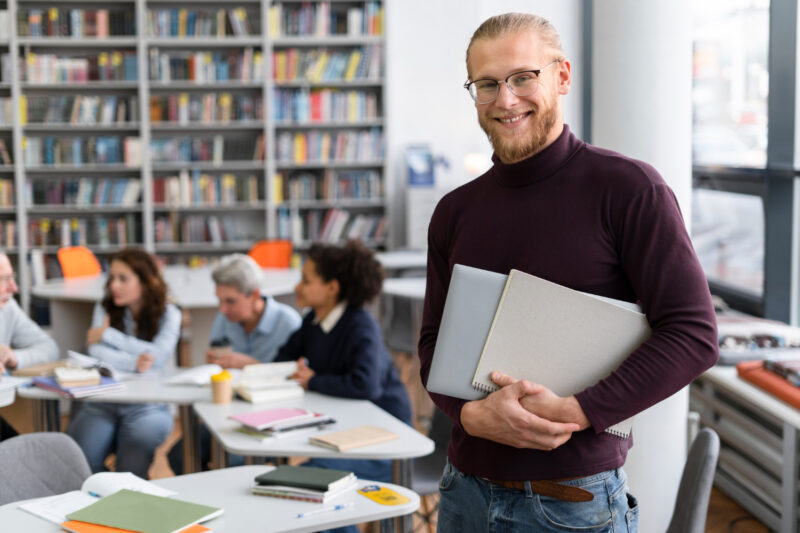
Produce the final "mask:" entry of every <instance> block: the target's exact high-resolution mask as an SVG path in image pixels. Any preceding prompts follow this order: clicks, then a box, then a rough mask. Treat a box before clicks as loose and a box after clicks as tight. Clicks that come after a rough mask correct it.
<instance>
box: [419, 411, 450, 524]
mask: <svg viewBox="0 0 800 533" xmlns="http://www.w3.org/2000/svg"><path fill="white" fill-rule="evenodd" d="M452 427H453V421H452V420H450V417H448V416H447V415H446V414H444V413H443V412H442V411H440V410H439V409H438V408H436V407H434V410H433V419H432V420H431V429H430V431H429V432H428V437H429V438H430V439H431V440H432V441H433V442H434V444H436V448H435V449H434V450H433V453H432V454H430V455H426V456H425V457H419V458H417V459H414V463H413V465H412V470H411V486H410V487H409V488H410V489H411V490H413V491H414V492H416V493H417V494H419V495H420V508H419V509H418V510H417V512H416V513H415V515H416V516H417V517H419V518H420V519H421V520H422V522H421V525H427V528H428V531H429V532H431V533H433V531H435V526H434V522H433V518H434V516H435V515H436V512H437V510H438V505H437V504H436V502H435V500H433V498H432V497H433V495H435V494H439V478H441V477H442V471H444V466H445V465H446V464H447V445H448V443H449V442H450V430H451V428H452Z"/></svg>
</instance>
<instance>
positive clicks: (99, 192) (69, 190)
mask: <svg viewBox="0 0 800 533" xmlns="http://www.w3.org/2000/svg"><path fill="white" fill-rule="evenodd" d="M141 190H142V183H141V181H140V180H139V179H138V178H71V179H36V180H29V181H28V183H27V190H26V191H25V192H26V199H27V204H28V205H70V206H81V207H88V206H101V205H104V206H131V207H132V206H135V205H137V204H138V203H139V197H140V195H141Z"/></svg>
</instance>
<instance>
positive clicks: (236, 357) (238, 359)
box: [206, 350, 261, 368]
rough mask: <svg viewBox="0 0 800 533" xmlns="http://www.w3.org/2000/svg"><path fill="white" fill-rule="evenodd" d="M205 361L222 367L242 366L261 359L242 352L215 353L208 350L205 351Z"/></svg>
mask: <svg viewBox="0 0 800 533" xmlns="http://www.w3.org/2000/svg"><path fill="white" fill-rule="evenodd" d="M206 362H207V363H214V364H217V365H219V366H221V367H222V368H244V366H245V365H254V364H257V363H260V362H261V361H259V360H258V359H256V358H255V357H250V356H249V355H245V354H243V353H237V352H228V353H225V354H222V355H217V354H216V353H214V352H213V351H211V350H208V351H207V352H206Z"/></svg>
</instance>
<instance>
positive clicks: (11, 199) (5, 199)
mask: <svg viewBox="0 0 800 533" xmlns="http://www.w3.org/2000/svg"><path fill="white" fill-rule="evenodd" d="M15 190H16V189H14V180H0V207H14V204H16V203H17V200H16V198H15V192H14V191H15Z"/></svg>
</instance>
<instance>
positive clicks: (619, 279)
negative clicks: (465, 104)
mask: <svg viewBox="0 0 800 533" xmlns="http://www.w3.org/2000/svg"><path fill="white" fill-rule="evenodd" d="M467 74H468V80H467V83H466V84H465V88H466V89H467V90H468V91H469V94H470V96H471V97H472V99H473V100H474V102H475V108H476V109H477V112H478V121H479V122H480V125H481V127H482V128H483V130H484V131H485V132H486V134H487V136H488V137H489V140H490V141H491V144H492V146H493V148H494V156H493V162H494V166H493V167H492V168H491V169H489V170H488V171H487V172H486V173H485V174H484V175H482V176H480V177H478V178H477V179H475V180H473V181H472V182H470V183H467V184H466V185H464V186H462V187H460V188H458V189H456V190H454V191H452V192H451V193H449V194H448V195H447V196H445V197H444V198H443V199H442V201H441V202H440V203H439V205H438V206H437V208H436V210H435V212H434V214H433V217H432V219H431V223H430V228H429V234H428V267H427V268H428V271H427V292H426V296H425V309H424V315H423V321H422V330H421V333H420V341H419V353H420V359H421V374H422V379H423V382H426V381H427V376H428V371H429V369H430V363H431V359H432V356H433V351H434V347H435V345H436V338H437V333H438V328H439V324H440V321H441V316H442V310H443V307H444V303H445V297H446V294H447V289H448V285H449V282H450V276H451V273H452V268H453V265H455V264H456V263H459V264H463V265H467V266H472V267H477V268H482V269H485V270H491V271H494V272H500V273H504V274H507V273H508V272H509V271H510V270H511V269H512V268H516V269H519V270H522V271H525V272H528V273H530V274H533V275H535V276H539V277H541V278H544V279H547V280H550V281H553V282H555V283H559V284H561V285H564V286H567V287H570V288H572V289H576V290H580V291H585V292H590V293H593V294H598V295H601V296H606V297H611V298H616V299H620V300H625V301H628V302H638V303H639V304H640V305H641V306H642V308H643V310H644V312H645V313H646V315H647V319H648V321H649V323H650V326H651V328H652V331H653V333H652V336H651V337H650V339H649V340H648V341H646V342H645V343H643V344H642V345H641V346H640V347H639V348H637V349H636V350H634V351H633V352H632V353H631V354H630V355H629V356H628V358H627V359H626V360H625V361H624V362H623V363H622V364H621V365H620V366H619V368H617V369H616V370H615V371H614V372H613V373H612V374H611V375H610V376H608V377H607V378H605V379H603V380H601V381H600V382H598V383H597V384H596V385H594V386H592V387H588V388H587V389H585V390H583V391H581V392H579V393H578V394H575V395H573V396H569V397H564V398H562V397H559V396H557V395H556V394H555V393H553V392H552V391H550V390H549V389H547V388H546V387H544V386H542V385H540V384H536V383H533V382H530V381H525V380H517V379H516V378H518V377H520V376H505V375H502V374H500V373H498V372H493V374H492V378H493V380H494V381H495V382H496V383H497V384H498V385H500V386H501V387H502V388H501V389H500V390H498V391H496V392H494V393H492V394H489V395H488V396H487V397H486V398H485V399H483V400H479V401H470V402H467V401H463V400H460V399H457V398H452V397H449V396H443V395H438V394H431V397H432V399H433V401H434V402H435V403H436V404H437V406H438V407H439V408H441V409H442V410H443V411H444V412H445V413H447V414H448V415H449V416H450V418H452V419H453V422H454V425H453V431H452V434H451V440H450V444H449V447H448V459H449V461H448V465H447V466H446V468H445V471H444V473H443V475H442V479H441V483H440V492H441V501H440V508H439V529H440V531H444V532H451V531H452V532H456V531H487V530H492V531H493V530H495V529H497V530H501V529H502V530H503V531H567V530H568V531H574V530H576V529H583V528H586V529H592V530H593V531H595V530H598V531H599V530H601V529H602V530H603V531H606V530H608V531H611V530H612V528H613V531H636V530H637V517H638V507H637V504H636V499H635V498H634V497H633V496H632V495H630V494H629V493H628V492H627V490H626V489H627V487H626V478H625V473H624V471H623V470H622V465H623V464H624V462H625V457H626V454H627V452H628V449H629V448H630V447H631V445H632V439H631V437H630V436H629V437H627V438H621V437H617V436H614V435H611V434H609V433H606V432H604V430H605V429H606V428H608V427H609V426H612V425H613V424H616V423H617V422H620V421H622V420H625V419H627V418H629V417H631V416H633V415H634V414H636V413H638V412H640V411H642V410H644V409H646V408H648V407H650V406H651V405H653V404H655V403H657V402H659V401H661V400H663V399H665V398H667V397H668V396H670V395H671V394H673V393H675V392H676V391H678V390H680V389H681V388H683V387H684V386H686V385H687V384H688V383H689V382H690V381H692V379H694V378H695V377H696V376H698V375H699V374H700V373H702V372H703V371H704V370H705V369H707V368H708V367H710V366H711V365H713V364H714V363H715V362H716V359H717V348H716V339H717V335H716V321H715V318H714V310H713V306H712V304H711V298H710V295H709V291H708V285H707V283H706V280H705V276H704V275H703V272H702V270H701V268H700V265H699V263H698V261H697V258H696V256H695V254H694V250H693V248H692V243H691V241H690V239H689V236H688V235H687V233H686V229H685V226H684V223H683V219H682V217H681V213H680V210H679V207H678V204H677V201H676V199H675V197H674V195H673V193H672V191H671V190H670V189H669V187H668V186H667V185H666V183H665V182H664V180H663V179H662V178H661V176H659V174H658V173H657V172H656V171H655V169H654V168H652V167H651V166H650V165H648V164H646V163H643V162H641V161H636V160H633V159H630V158H627V157H625V156H623V155H620V154H617V153H614V152H611V151H608V150H603V149H600V148H597V147H594V146H591V145H588V144H586V143H584V142H582V141H581V140H580V139H578V138H576V137H575V136H574V135H572V134H571V133H570V131H569V128H568V127H567V126H566V125H565V124H564V120H563V112H562V97H563V96H564V95H566V94H567V93H568V91H569V87H570V82H571V65H570V62H569V61H568V60H567V59H566V58H565V57H564V54H563V51H562V48H561V43H560V38H559V36H558V33H557V32H556V30H555V28H554V27H553V26H552V25H551V24H550V23H549V22H548V21H547V20H545V19H543V18H541V17H537V16H534V15H529V14H517V13H510V14H505V15H499V16H496V17H492V18H490V19H488V20H486V21H485V22H484V23H483V24H482V25H481V26H480V27H479V28H478V29H477V30H476V31H475V33H474V35H473V36H472V39H471V41H470V44H469V46H468V48H467ZM533 379H535V377H534V378H533Z"/></svg>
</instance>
